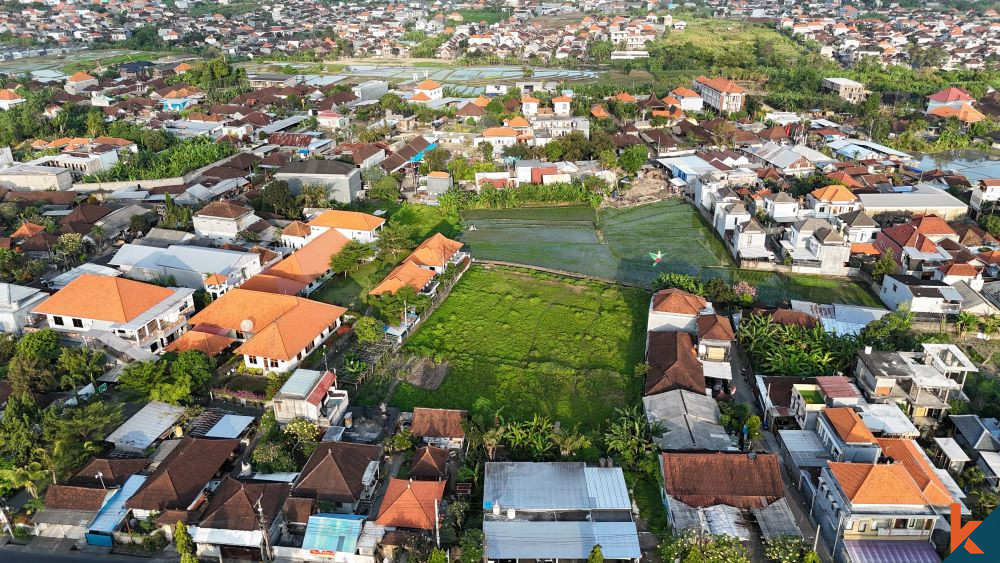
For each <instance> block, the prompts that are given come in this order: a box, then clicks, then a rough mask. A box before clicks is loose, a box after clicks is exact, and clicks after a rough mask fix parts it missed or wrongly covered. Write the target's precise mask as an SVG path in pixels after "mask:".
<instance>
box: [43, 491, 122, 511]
mask: <svg viewBox="0 0 1000 563" xmlns="http://www.w3.org/2000/svg"><path fill="white" fill-rule="evenodd" d="M108 492H109V491H108V490H107V489H103V488H100V487H97V488H91V487H77V486H73V485H49V488H48V489H46V490H45V508H61V509H65V510H87V511H94V512H96V511H98V510H100V509H101V506H103V505H104V499H105V498H107V496H108Z"/></svg>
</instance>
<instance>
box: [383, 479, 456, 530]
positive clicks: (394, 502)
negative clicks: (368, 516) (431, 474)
mask: <svg viewBox="0 0 1000 563" xmlns="http://www.w3.org/2000/svg"><path fill="white" fill-rule="evenodd" d="M444 485H445V482H444V481H407V480H404V479H396V478H390V479H389V486H388V487H387V488H386V491H385V497H384V498H383V499H382V506H381V507H379V511H378V517H376V518H375V522H376V523H377V524H379V525H382V526H394V527H397V528H414V529H418V530H433V529H434V515H435V512H436V511H435V501H436V502H438V503H439V502H440V501H441V497H443V496H444Z"/></svg>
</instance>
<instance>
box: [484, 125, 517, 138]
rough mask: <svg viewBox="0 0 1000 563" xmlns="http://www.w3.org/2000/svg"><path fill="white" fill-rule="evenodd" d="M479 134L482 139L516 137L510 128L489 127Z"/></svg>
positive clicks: (515, 133) (515, 132)
mask: <svg viewBox="0 0 1000 563" xmlns="http://www.w3.org/2000/svg"><path fill="white" fill-rule="evenodd" d="M481 134H482V136H483V137H516V136H517V131H515V130H513V129H511V128H510V127H490V128H489V129H486V130H484V131H483V132H482V133H481Z"/></svg>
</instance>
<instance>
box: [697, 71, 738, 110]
mask: <svg viewBox="0 0 1000 563" xmlns="http://www.w3.org/2000/svg"><path fill="white" fill-rule="evenodd" d="M691 89H692V90H694V91H695V92H697V93H698V94H699V95H700V96H701V97H702V99H703V100H704V103H705V105H707V106H708V107H710V108H713V109H715V110H716V111H718V112H719V113H724V114H727V113H734V112H738V111H741V110H742V109H743V103H744V102H745V101H746V97H747V95H746V92H745V91H743V89H742V88H740V87H739V86H738V85H737V84H736V83H735V82H733V81H732V80H729V79H727V78H721V77H719V78H706V77H704V76H699V77H698V78H695V79H694V81H693V82H692V83H691Z"/></svg>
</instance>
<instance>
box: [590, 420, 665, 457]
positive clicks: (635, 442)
mask: <svg viewBox="0 0 1000 563" xmlns="http://www.w3.org/2000/svg"><path fill="white" fill-rule="evenodd" d="M664 432H665V429H664V428H663V427H662V426H661V425H659V424H655V423H650V422H649V421H648V420H646V417H645V415H643V414H642V413H641V412H640V411H639V409H638V407H635V406H631V407H627V408H624V409H616V410H615V417H614V420H613V421H612V422H611V425H610V426H609V427H608V430H607V432H605V434H604V445H605V446H606V447H607V449H608V451H609V452H611V453H615V454H618V455H620V456H621V457H622V465H623V466H625V467H628V468H635V467H637V466H638V465H639V463H640V462H641V461H642V460H643V458H645V457H646V456H648V455H649V454H651V453H653V452H655V451H656V450H657V449H658V448H657V447H656V444H655V443H654V442H653V438H654V437H655V436H660V435H662V434H663V433H664Z"/></svg>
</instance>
